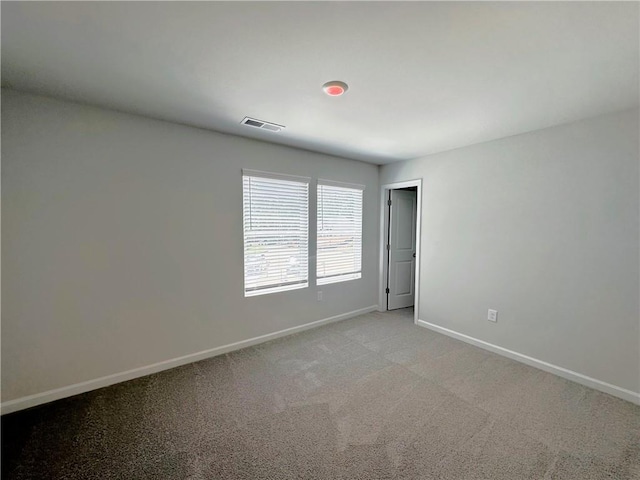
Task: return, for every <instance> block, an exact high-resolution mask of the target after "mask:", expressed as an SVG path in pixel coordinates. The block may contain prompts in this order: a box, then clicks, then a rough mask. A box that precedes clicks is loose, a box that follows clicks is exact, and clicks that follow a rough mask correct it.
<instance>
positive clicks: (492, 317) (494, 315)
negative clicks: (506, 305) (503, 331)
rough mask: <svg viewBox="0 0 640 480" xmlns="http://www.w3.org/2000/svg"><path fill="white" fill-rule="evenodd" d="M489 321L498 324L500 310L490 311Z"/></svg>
mask: <svg viewBox="0 0 640 480" xmlns="http://www.w3.org/2000/svg"><path fill="white" fill-rule="evenodd" d="M487 320H489V321H490V322H497V321H498V310H491V309H489V312H488V313H487Z"/></svg>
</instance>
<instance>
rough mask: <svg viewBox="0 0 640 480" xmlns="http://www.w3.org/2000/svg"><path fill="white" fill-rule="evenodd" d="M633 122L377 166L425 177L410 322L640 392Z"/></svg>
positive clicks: (630, 116) (633, 114)
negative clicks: (416, 299)
mask: <svg viewBox="0 0 640 480" xmlns="http://www.w3.org/2000/svg"><path fill="white" fill-rule="evenodd" d="M638 129H639V125H638V111H637V110H633V111H628V112H623V113H619V114H614V115H608V116H602V117H598V118H594V119H590V120H585V121H581V122H576V123H572V124H568V125H563V126H559V127H555V128H549V129H545V130H541V131H536V132H532V133H528V134H524V135H518V136H514V137H509V138H505V139H501V140H497V141H493V142H489V143H484V144H479V145H475V146H471V147H467V148H462V149H458V150H453V151H449V152H445V153H441V154H437V155H432V156H429V157H426V158H422V159H418V160H413V161H410V162H403V163H400V164H392V165H386V166H384V167H383V168H382V169H381V178H380V183H381V184H386V183H392V182H398V181H404V180H410V179H414V178H423V179H424V184H423V185H424V186H423V189H424V190H423V201H422V209H423V210H422V212H423V213H422V218H423V223H422V244H421V247H422V250H421V251H422V259H421V265H420V268H421V272H422V275H421V289H420V318H421V319H422V320H425V321H427V322H431V323H434V324H436V325H439V326H441V327H445V328H448V329H450V330H454V331H456V332H459V333H463V334H465V335H469V336H471V337H474V338H477V339H479V340H483V341H485V342H489V343H492V344H495V345H498V346H501V347H503V348H507V349H510V350H514V351H516V352H518V353H521V354H525V355H528V356H531V357H534V358H537V359H539V360H543V361H546V362H549V363H552V364H555V365H557V366H560V367H564V368H567V369H570V370H573V371H575V372H578V373H581V374H583V375H587V376H589V377H592V378H595V379H597V380H600V381H603V382H607V383H610V384H613V385H615V386H618V387H622V388H625V389H628V390H632V391H635V392H638V391H640V356H639V348H640V347H639V345H640V331H639V322H640V320H639V318H640V314H639V310H638V296H639V280H638V277H639V260H640V259H639V255H638V253H639V252H638V250H639V238H638V219H639V189H638V174H639V172H638V165H639V153H638V141H639V133H638ZM488 308H496V309H497V310H498V311H499V318H498V323H497V324H494V323H491V322H488V321H487V319H486V318H487V309H488Z"/></svg>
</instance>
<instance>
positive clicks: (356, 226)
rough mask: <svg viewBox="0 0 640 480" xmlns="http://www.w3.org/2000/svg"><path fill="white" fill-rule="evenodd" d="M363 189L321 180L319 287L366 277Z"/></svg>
mask: <svg viewBox="0 0 640 480" xmlns="http://www.w3.org/2000/svg"><path fill="white" fill-rule="evenodd" d="M363 189H364V187H362V186H355V185H354V186H348V187H347V186H339V185H338V184H334V183H329V182H326V181H323V180H318V257H317V262H318V263H317V265H318V267H317V268H318V270H317V284H318V285H326V284H327V283H334V282H343V281H345V280H354V279H356V278H360V277H361V276H362V194H363Z"/></svg>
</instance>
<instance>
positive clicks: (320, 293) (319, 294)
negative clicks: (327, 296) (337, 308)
mask: <svg viewBox="0 0 640 480" xmlns="http://www.w3.org/2000/svg"><path fill="white" fill-rule="evenodd" d="M322 300H323V297H322V290H319V291H318V301H319V302H321V301H322Z"/></svg>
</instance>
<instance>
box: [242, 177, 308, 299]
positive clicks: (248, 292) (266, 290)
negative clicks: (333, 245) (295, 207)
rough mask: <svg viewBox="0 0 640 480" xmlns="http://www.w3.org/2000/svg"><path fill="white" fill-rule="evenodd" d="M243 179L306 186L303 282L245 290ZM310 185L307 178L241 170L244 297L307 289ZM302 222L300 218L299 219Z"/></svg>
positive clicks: (245, 235) (246, 258)
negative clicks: (304, 272) (294, 183)
mask: <svg viewBox="0 0 640 480" xmlns="http://www.w3.org/2000/svg"><path fill="white" fill-rule="evenodd" d="M245 178H257V179H264V180H267V181H268V180H276V181H278V180H279V181H285V182H296V183H300V184H304V185H306V205H305V208H304V211H305V215H306V222H305V229H304V232H305V235H306V242H305V243H304V252H303V253H306V258H305V259H304V263H305V268H306V277H305V279H304V280H296V281H293V282H284V283H274V284H271V285H264V286H255V287H250V288H247V261H248V254H247V238H248V235H247V230H246V224H247V210H246V200H247V199H246V195H247V192H246V190H245ZM310 184H311V179H310V178H308V177H300V176H295V175H286V174H280V173H273V172H263V171H260V170H251V169H242V237H243V238H242V240H243V290H244V297H245V298H248V297H255V296H260V295H267V294H271V293H279V292H286V291H290V290H298V289H303V288H308V287H309V276H310V275H309V272H310V268H309V257H310V255H309V250H310V248H309V247H310V244H309V243H310V242H309V239H310V235H309V234H310V231H309V225H310V215H309V213H310V204H311V202H310V200H311V199H310V190H311V189H310ZM249 202H250V205H253V203H251V200H249ZM249 215H252V213H251V212H250V213H249ZM301 220H302V218H301ZM301 231H302V230H301Z"/></svg>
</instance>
